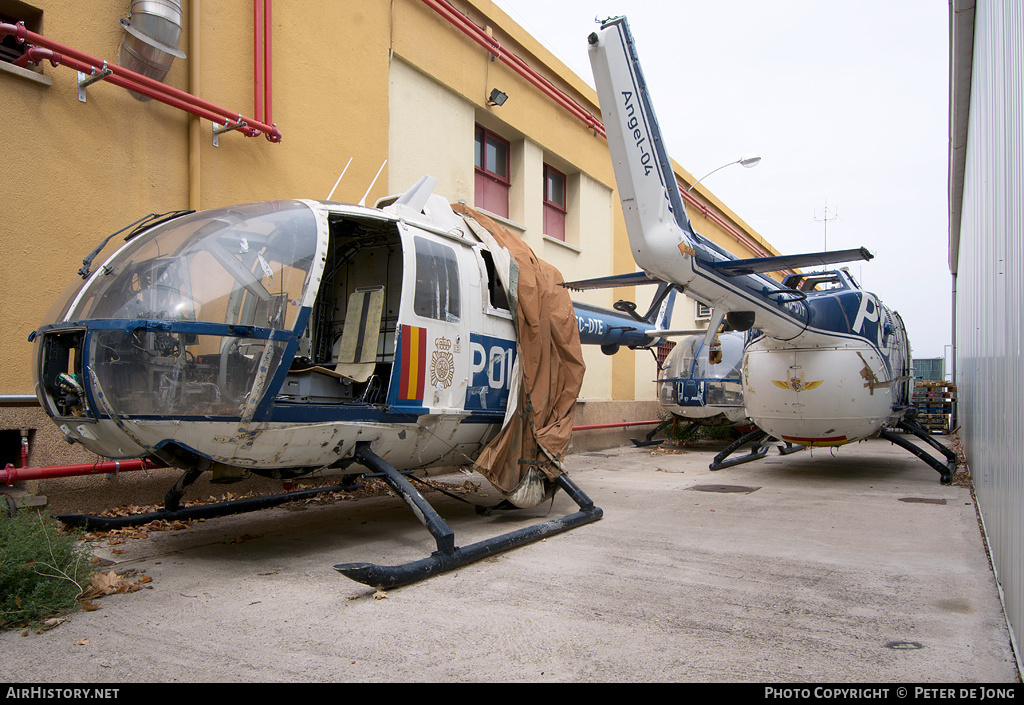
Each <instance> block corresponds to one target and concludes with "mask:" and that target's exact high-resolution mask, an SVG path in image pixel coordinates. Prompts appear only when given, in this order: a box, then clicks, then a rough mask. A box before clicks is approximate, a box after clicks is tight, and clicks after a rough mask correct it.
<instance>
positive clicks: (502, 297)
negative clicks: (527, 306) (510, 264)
mask: <svg viewBox="0 0 1024 705" xmlns="http://www.w3.org/2000/svg"><path fill="white" fill-rule="evenodd" d="M480 255H481V257H483V260H484V267H486V268H487V299H488V301H489V302H490V304H491V308H500V309H502V310H504V311H509V310H511V307H510V306H509V303H508V294H507V293H506V292H505V286H504V284H502V283H501V279H499V278H498V271H497V269H496V268H495V266H494V256H493V255H491V253H490V252H489V251H488V250H480Z"/></svg>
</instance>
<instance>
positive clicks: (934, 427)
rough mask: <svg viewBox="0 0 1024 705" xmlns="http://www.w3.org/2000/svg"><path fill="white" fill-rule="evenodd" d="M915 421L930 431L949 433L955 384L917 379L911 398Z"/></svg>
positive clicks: (954, 401) (954, 403) (954, 399)
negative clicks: (915, 415)
mask: <svg viewBox="0 0 1024 705" xmlns="http://www.w3.org/2000/svg"><path fill="white" fill-rule="evenodd" d="M912 401H913V403H914V406H915V407H916V408H917V422H918V423H919V424H921V425H922V426H924V427H925V428H926V429H928V431H929V432H930V433H949V432H950V429H951V428H952V424H953V414H954V406H955V405H956V385H955V384H953V383H952V382H944V381H918V382H916V383H915V384H914V397H913V399H912Z"/></svg>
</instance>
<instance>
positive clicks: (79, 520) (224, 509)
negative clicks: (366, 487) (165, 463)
mask: <svg viewBox="0 0 1024 705" xmlns="http://www.w3.org/2000/svg"><path fill="white" fill-rule="evenodd" d="M189 474H190V473H185V475H183V476H182V479H181V480H179V481H178V483H177V484H175V486H174V488H173V489H172V490H171V491H170V492H168V496H167V497H166V498H165V500H164V509H162V510H160V511H157V512H147V513H146V514H133V515H131V516H124V517H101V516H96V515H93V514H61V515H58V516H57V519H59V520H60V521H62V522H64V523H65V524H67V525H68V526H75V527H78V528H81V529H85V530H86V531H110V530H112V529H123V528H125V527H128V526H141V525H143V524H148V523H149V522H151V521H185V520H188V519H213V518H215V517H222V516H230V515H232V514H244V513H245V512H254V511H257V510H260V509H270V508H271V507H277V506H280V505H282V504H285V503H287V502H294V501H296V500H299V499H308V498H310V497H315V496H316V495H318V494H323V493H325V492H345V491H351V490H352V489H354V488H355V487H357V486H358V485H353V484H352V483H350V482H349V483H343V484H340V485H332V486H331V487H315V488H313V489H308V490H297V491H295V492H284V493H282V494H275V495H268V496H265V497H252V498H250V499H236V500H232V501H230V502H216V503H213V504H202V505H198V506H194V507H185V508H184V509H178V508H177V500H178V499H180V498H181V494H180V492H181V491H183V490H184V487H186V486H188V484H191V483H190V482H185V483H183V482H182V481H183V480H185V479H186V478H188V477H189ZM172 497H176V499H175V500H174V501H173V502H172V501H171V498H172Z"/></svg>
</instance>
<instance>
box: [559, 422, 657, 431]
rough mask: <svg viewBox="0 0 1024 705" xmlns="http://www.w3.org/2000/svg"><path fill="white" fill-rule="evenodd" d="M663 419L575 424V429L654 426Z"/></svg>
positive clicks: (589, 429) (590, 429)
mask: <svg viewBox="0 0 1024 705" xmlns="http://www.w3.org/2000/svg"><path fill="white" fill-rule="evenodd" d="M658 423H661V421H657V420H656V421H623V422H622V423H598V424H591V425H589V426H573V427H572V430H573V431H592V430H596V429H599V428H624V427H626V426H653V425H654V424H658Z"/></svg>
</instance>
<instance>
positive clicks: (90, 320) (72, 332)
mask: <svg viewBox="0 0 1024 705" xmlns="http://www.w3.org/2000/svg"><path fill="white" fill-rule="evenodd" d="M317 224H318V219H317V217H316V215H315V213H314V212H313V211H312V210H311V209H310V208H309V207H308V206H306V205H305V204H303V203H301V202H298V201H279V202H265V203H253V204H248V205H242V206H234V207H231V208H223V209H218V210H213V211H205V212H201V213H194V214H191V215H188V216H183V217H180V218H176V219H175V220H173V221H169V222H167V223H164V224H162V225H160V226H157V227H155V228H152V229H151V230H147V231H145V232H143V233H141V234H139V235H137V236H136V237H135V238H134V239H133V240H131V241H130V242H129V243H128V244H127V245H125V246H124V247H122V248H121V249H120V250H119V251H118V252H117V253H116V254H115V255H114V256H113V257H111V258H110V259H109V260H108V261H107V262H106V263H105V264H104V265H103V267H102V268H101V269H100V270H98V272H97V274H95V275H94V276H93V278H92V279H90V281H89V282H88V284H86V285H85V288H84V289H83V290H82V292H81V293H80V294H79V295H78V296H77V299H76V300H75V302H74V303H73V304H71V303H61V304H59V305H58V306H55V307H54V309H55V310H54V312H53V313H52V314H51V315H57V316H61V318H60V319H59V320H63V321H65V322H66V323H65V326H63V327H58V328H56V329H54V330H51V331H49V332H47V333H46V334H45V342H44V348H45V354H41V355H42V356H41V360H42V362H41V370H42V371H41V378H42V380H43V386H44V389H45V391H46V392H47V393H48V394H49V395H51V396H52V397H53V399H55V400H57V401H55V402H54V405H55V407H57V413H58V414H59V415H62V416H68V415H76V414H79V413H84V411H83V409H82V408H81V406H80V405H81V404H82V403H83V402H84V392H85V390H86V389H88V388H91V389H92V390H93V394H92V398H93V399H94V400H95V404H96V407H97V408H96V409H95V410H94V412H95V413H96V414H101V415H106V414H112V415H115V416H120V417H125V416H128V417H131V416H145V415H156V416H179V417H180V416H202V417H217V416H232V417H243V418H244V417H246V416H247V415H251V414H252V412H253V410H254V408H255V405H256V404H258V402H259V400H260V399H261V398H262V397H263V395H264V394H265V393H266V392H267V390H268V383H269V381H270V380H271V379H272V378H273V376H274V373H275V371H276V369H277V368H278V366H279V365H280V364H281V363H282V361H283V359H284V352H285V349H286V347H287V339H288V338H291V337H292V336H294V335H295V334H296V332H295V331H294V330H292V329H293V328H295V327H296V325H297V321H298V318H299V312H300V310H301V308H302V302H303V300H304V298H305V296H306V292H305V288H306V286H307V285H308V283H309V282H310V281H311V277H310V275H311V273H312V271H313V264H314V260H315V255H316V248H317V239H318V233H317ZM317 281H318V279H317ZM67 297H75V293H74V287H71V288H69V290H68V292H67V294H66V298H65V301H66V300H67ZM62 312H63V313H62ZM282 330H286V331H289V333H288V334H287V335H282V334H281V333H278V332H275V331H282ZM83 360H84V361H85V364H84V365H83V364H82V362H83ZM86 370H88V372H86ZM62 373H64V374H62ZM69 399H70V401H68V400H69ZM59 400H64V401H63V402H60V403H58V401H59Z"/></svg>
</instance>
